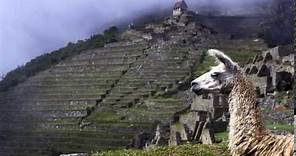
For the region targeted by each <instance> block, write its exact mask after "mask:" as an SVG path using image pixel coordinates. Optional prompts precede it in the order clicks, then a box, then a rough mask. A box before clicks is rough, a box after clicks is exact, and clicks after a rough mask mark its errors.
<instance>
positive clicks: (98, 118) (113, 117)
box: [87, 112, 120, 123]
mask: <svg viewBox="0 0 296 156" xmlns="http://www.w3.org/2000/svg"><path fill="white" fill-rule="evenodd" d="M87 120H88V121H91V122H94V123H102V122H103V123H116V122H119V121H120V116H119V115H117V114H116V113H115V112H95V113H93V114H92V115H91V116H89V117H88V118H87Z"/></svg>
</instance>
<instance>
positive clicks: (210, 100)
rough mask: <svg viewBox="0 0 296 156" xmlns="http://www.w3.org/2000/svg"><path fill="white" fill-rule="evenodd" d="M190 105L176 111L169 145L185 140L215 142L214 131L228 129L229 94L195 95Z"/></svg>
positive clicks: (171, 126) (204, 142) (205, 142)
mask: <svg viewBox="0 0 296 156" xmlns="http://www.w3.org/2000/svg"><path fill="white" fill-rule="evenodd" d="M192 98H193V102H192V104H191V105H190V107H188V108H186V109H184V110H183V111H180V112H177V113H175V115H174V116H173V119H172V121H171V125H170V138H169V145H178V144H181V143H184V142H199V143H203V144H213V143H215V142H217V140H215V137H214V133H217V132H223V131H226V129H227V125H228V121H227V116H228V113H227V112H228V103H227V101H228V96H227V95H223V94H211V95H203V96H202V97H199V96H196V95H193V97H192Z"/></svg>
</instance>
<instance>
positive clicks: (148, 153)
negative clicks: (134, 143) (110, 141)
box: [92, 144, 229, 156]
mask: <svg viewBox="0 0 296 156" xmlns="http://www.w3.org/2000/svg"><path fill="white" fill-rule="evenodd" d="M217 155H219V156H229V153H228V150H227V147H226V146H225V145H224V144H216V145H201V144H196V145H193V144H185V145H180V146H172V147H154V148H150V149H147V150H133V149H130V150H126V149H123V150H113V151H105V152H100V153H99V152H98V153H94V154H92V156H217Z"/></svg>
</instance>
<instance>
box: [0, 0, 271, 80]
mask: <svg viewBox="0 0 296 156" xmlns="http://www.w3.org/2000/svg"><path fill="white" fill-rule="evenodd" d="M263 1H267V0H260V1H258V0H248V1H245V0H187V3H188V5H189V7H190V9H192V10H195V11H197V10H198V8H205V7H209V8H211V9H218V10H219V11H222V12H225V13H227V14H233V15H235V14H243V13H250V12H252V11H253V10H256V8H257V5H258V3H260V2H263ZM174 3H175V1H174V0H99V1H98V0H42V1H39V0H0V23H1V24H0V75H1V74H4V73H7V72H8V71H10V70H12V69H14V68H16V67H17V66H19V65H23V64H24V63H25V62H27V61H29V60H30V59H32V58H34V57H36V56H39V55H41V54H43V53H46V52H50V51H52V50H55V49H58V48H60V47H63V46H65V45H66V44H67V43H68V42H76V41H77V40H80V39H85V38H88V37H89V36H90V35H92V34H95V33H99V32H101V31H102V30H104V29H106V28H108V27H109V26H112V25H118V24H119V22H121V21H131V22H132V21H133V20H134V19H137V18H139V17H141V16H142V15H144V14H147V13H152V12H154V11H159V10H165V9H167V10H169V9H170V8H172V7H173V5H174Z"/></svg>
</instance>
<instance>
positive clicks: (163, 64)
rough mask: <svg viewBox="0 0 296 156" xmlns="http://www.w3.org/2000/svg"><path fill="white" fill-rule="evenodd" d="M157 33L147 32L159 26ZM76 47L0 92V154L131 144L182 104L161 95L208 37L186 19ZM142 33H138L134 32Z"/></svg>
mask: <svg viewBox="0 0 296 156" xmlns="http://www.w3.org/2000/svg"><path fill="white" fill-rule="evenodd" d="M160 27H161V28H163V30H165V31H166V32H165V34H164V33H161V32H158V31H155V30H156V29H157V30H158V29H159V28H160ZM153 29H154V28H152V29H151V28H150V29H149V30H150V31H152V36H153V38H151V39H147V38H145V37H143V38H141V37H139V38H138V39H137V40H127V39H122V41H121V42H118V43H113V44H109V45H106V46H105V47H104V48H101V49H94V50H89V51H85V52H82V53H81V54H80V55H78V56H76V57H73V58H71V59H68V60H66V61H63V62H60V63H59V64H58V65H56V66H54V67H52V68H51V69H49V70H46V71H43V72H41V73H39V74H37V75H36V76H34V77H31V78H29V79H28V80H27V81H26V82H24V83H22V84H19V85H18V86H16V87H14V88H11V89H10V90H8V91H6V92H1V93H0V111H1V113H0V123H1V126H0V138H1V139H0V155H1V156H11V155H12V156H16V155H20V156H21V155H22V156H26V155H30V156H42V155H58V154H61V153H70V152H90V151H98V150H104V149H112V148H120V147H126V146H128V145H131V143H132V140H133V138H135V136H137V135H138V134H142V133H144V132H151V131H154V128H155V127H154V123H155V122H163V123H165V122H168V121H169V119H170V117H171V116H172V115H173V114H174V113H175V112H176V111H178V110H182V109H183V108H185V107H186V105H185V104H184V102H183V101H182V100H181V99H177V98H169V99H168V98H162V95H169V94H172V93H174V92H175V91H176V90H177V89H178V88H180V87H182V86H183V85H185V84H188V81H189V80H190V79H191V73H192V71H193V67H195V66H196V65H197V64H198V63H199V61H200V60H199V58H200V55H202V54H203V52H205V51H206V49H207V48H208V45H210V42H212V41H213V38H212V36H211V34H210V32H209V31H208V30H207V29H206V28H202V27H200V26H199V25H196V24H195V23H194V22H192V23H190V24H189V25H187V26H180V25H175V24H170V25H165V26H164V25H163V24H159V25H155V29H154V30H153ZM139 33H142V34H143V35H144V34H145V31H139Z"/></svg>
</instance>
